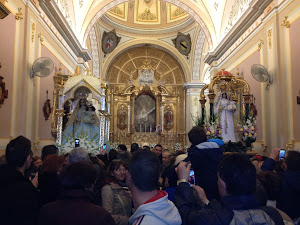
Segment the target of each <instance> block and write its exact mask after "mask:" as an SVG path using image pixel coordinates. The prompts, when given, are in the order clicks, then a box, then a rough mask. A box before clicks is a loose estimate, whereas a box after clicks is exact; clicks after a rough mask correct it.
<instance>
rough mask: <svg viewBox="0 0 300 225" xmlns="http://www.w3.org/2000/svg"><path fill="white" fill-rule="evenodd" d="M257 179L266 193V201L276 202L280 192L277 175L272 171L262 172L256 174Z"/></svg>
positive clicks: (279, 182)
mask: <svg viewBox="0 0 300 225" xmlns="http://www.w3.org/2000/svg"><path fill="white" fill-rule="evenodd" d="M257 179H258V180H259V181H260V183H261V184H262V185H263V187H264V190H265V191H266V193H267V199H269V200H276V199H277V197H278V194H279V192H280V190H281V181H280V177H279V175H278V174H277V173H274V172H273V171H262V172H260V173H258V174H257Z"/></svg>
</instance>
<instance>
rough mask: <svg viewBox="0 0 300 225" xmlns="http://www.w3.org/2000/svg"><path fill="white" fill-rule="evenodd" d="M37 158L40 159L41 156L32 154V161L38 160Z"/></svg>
mask: <svg viewBox="0 0 300 225" xmlns="http://www.w3.org/2000/svg"><path fill="white" fill-rule="evenodd" d="M39 159H41V157H39V156H34V157H32V162H33V163H34V162H36V161H38V160H39Z"/></svg>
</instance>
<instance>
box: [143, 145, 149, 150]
mask: <svg viewBox="0 0 300 225" xmlns="http://www.w3.org/2000/svg"><path fill="white" fill-rule="evenodd" d="M142 150H146V151H150V147H149V146H148V145H144V146H143V148H142Z"/></svg>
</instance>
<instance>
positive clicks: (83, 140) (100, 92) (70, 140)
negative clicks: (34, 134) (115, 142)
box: [52, 67, 109, 154]
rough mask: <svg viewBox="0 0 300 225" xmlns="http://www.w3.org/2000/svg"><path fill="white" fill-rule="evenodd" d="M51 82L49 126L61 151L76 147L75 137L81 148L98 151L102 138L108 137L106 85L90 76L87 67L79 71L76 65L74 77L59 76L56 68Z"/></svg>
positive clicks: (92, 151)
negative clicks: (52, 89) (52, 109)
mask: <svg viewBox="0 0 300 225" xmlns="http://www.w3.org/2000/svg"><path fill="white" fill-rule="evenodd" d="M54 81H55V83H56V85H55V90H54V95H55V96H54V104H53V108H54V109H55V112H54V113H53V115H54V119H53V118H52V120H53V121H54V124H53V126H52V129H53V130H54V131H56V136H57V139H56V142H57V145H58V146H59V148H60V150H61V151H62V152H68V151H70V150H71V149H73V148H74V147H75V139H79V140H80V146H81V147H84V148H86V149H87V150H88V151H89V152H90V153H94V154H98V153H99V149H100V148H101V147H102V146H103V145H104V144H105V143H104V142H105V141H104V140H105V138H106V139H107V141H108V140H109V109H108V107H107V106H106V90H107V84H106V83H101V82H100V80H99V79H98V78H96V77H94V76H92V75H91V74H90V71H89V70H87V71H86V74H85V75H83V74H81V73H80V72H79V68H78V67H77V69H76V71H75V74H74V75H73V76H69V75H62V74H61V71H59V72H58V73H56V75H55V76H54ZM55 115H57V118H56V117H55ZM63 121H64V123H63ZM63 124H64V127H63ZM55 126H56V130H55Z"/></svg>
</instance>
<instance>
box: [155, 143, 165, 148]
mask: <svg viewBox="0 0 300 225" xmlns="http://www.w3.org/2000/svg"><path fill="white" fill-rule="evenodd" d="M156 147H160V148H163V147H162V146H161V145H160V144H157V145H155V147H154V148H156Z"/></svg>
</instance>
